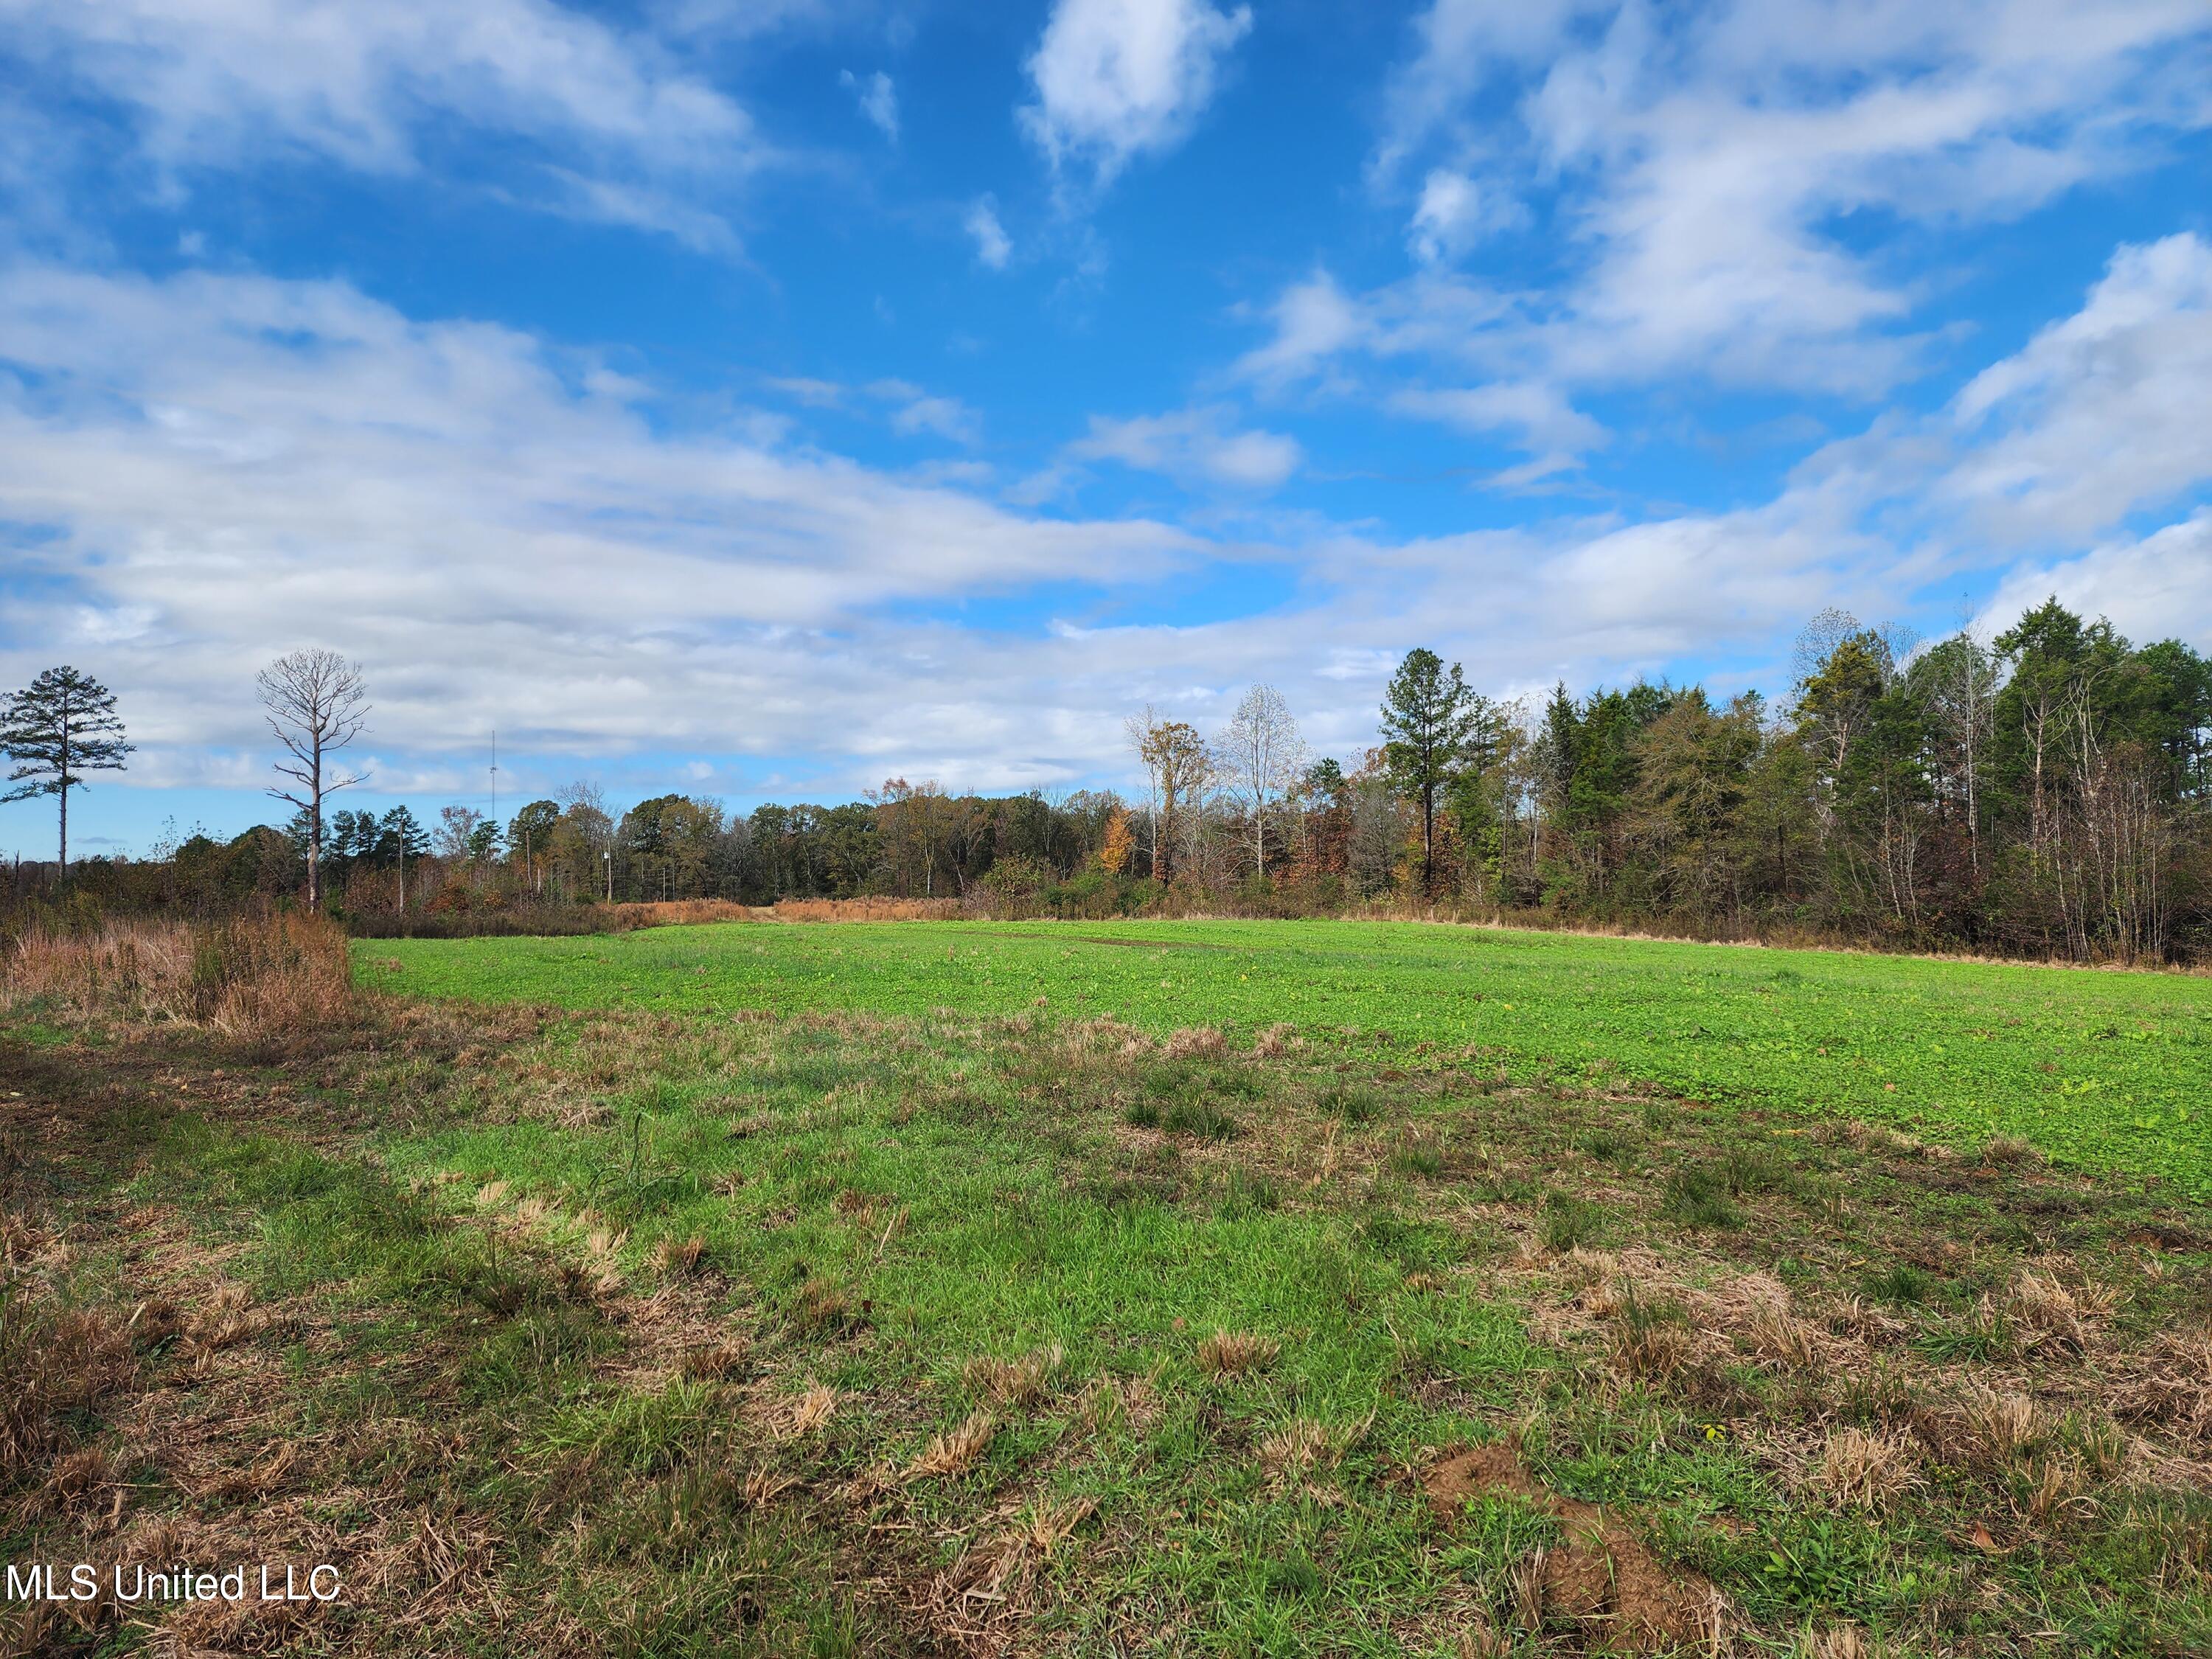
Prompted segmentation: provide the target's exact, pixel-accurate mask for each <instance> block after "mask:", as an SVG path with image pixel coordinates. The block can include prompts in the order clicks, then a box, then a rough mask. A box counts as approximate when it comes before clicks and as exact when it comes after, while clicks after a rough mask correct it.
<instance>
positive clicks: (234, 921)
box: [0, 912, 354, 1038]
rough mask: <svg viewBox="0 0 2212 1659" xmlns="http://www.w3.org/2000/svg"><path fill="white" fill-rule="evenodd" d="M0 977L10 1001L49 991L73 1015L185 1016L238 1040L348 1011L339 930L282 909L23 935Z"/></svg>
mask: <svg viewBox="0 0 2212 1659" xmlns="http://www.w3.org/2000/svg"><path fill="white" fill-rule="evenodd" d="M0 982H4V984H5V987H6V989H7V992H8V994H9V998H10V999H11V1000H14V999H17V998H28V997H52V998H55V999H57V1000H60V1001H61V1002H63V1003H64V1004H65V1005H66V1006H69V1007H70V1008H72V1009H74V1010H75V1011H76V1012H79V1013H82V1014H93V1013H106V1014H119V1015H124V1016H126V1017H130V1018H154V1019H176V1020H192V1021H196V1022H197V1023H199V1024H206V1025H211V1026H213V1027H214V1028H215V1029H216V1030H219V1031H221V1032H222V1033H223V1034H224V1035H226V1036H241V1037H255V1038H262V1037H277V1036H290V1035H294V1034H296V1033H299V1032H303V1031H307V1030H327V1029H329V1028H331V1027H333V1026H337V1025H340V1024H343V1023H345V1022H346V1021H347V1020H348V1019H349V1017H350V1016H351V1014H352V1012H353V1008H354V1001H353V969H352V964H351V961H350V959H349V957H348V955H347V952H346V940H345V935H344V934H343V933H341V932H340V931H339V930H338V928H337V927H336V926H335V925H334V924H333V923H331V922H329V921H325V920H324V919H323V918H321V917H319V916H313V915H297V914H293V913H289V912H280V913H276V914H271V915H247V916H236V917H232V918H230V919H229V920H227V921H219V922H215V923H211V924H209V925H206V926H204V927H187V926H185V924H183V923H181V922H167V921H112V922H109V923H106V925H104V926H103V927H100V928H98V929H95V930H93V931H90V932H87V933H44V932H41V933H27V934H25V935H24V936H23V937H22V938H21V939H17V940H16V941H15V944H14V945H13V946H12V947H11V948H10V949H9V952H8V956H7V960H6V963H5V969H4V974H3V975H0Z"/></svg>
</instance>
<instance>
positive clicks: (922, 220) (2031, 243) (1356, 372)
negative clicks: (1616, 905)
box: [0, 0, 2212, 854]
mask: <svg viewBox="0 0 2212 1659" xmlns="http://www.w3.org/2000/svg"><path fill="white" fill-rule="evenodd" d="M2209 129H2212V15H2208V13H2207V11H2206V9H2205V7H2204V6H2203V0H2104V3H2099V4H2093V5H2092V4H2084V3H2071V4H2069V3H2060V0H1957V3H1952V4H1947V5H1943V6H1929V5H1927V4H1926V3H1924V0H1919V3H1902V0H1858V3H1844V0H1759V3H1745V4H1740V5H1703V6H1697V7H1667V6H1650V5H1641V4H1635V3H1583V0H1520V3H1516V4H1513V5H1510V6H1505V5H1498V4H1493V3H1470V0H1436V3H1434V4H1432V5H1428V6H1421V5H1414V6H1407V7H1392V6H1387V5H1375V6H1367V7H1347V6H1343V5H1339V4H1322V3H1318V0H1278V3H1263V0H1255V3H1253V4H1251V5H1249V6H1241V5H1240V6H1233V7H1232V6H1230V5H1226V4H1223V3H1218V0H1051V3H1032V4H1021V5H1017V4H1011V3H1007V4H993V3H966V4H961V5H936V4H927V3H896V0H854V3H844V0H756V3H752V4H740V3H725V0H645V3H638V4H632V5H628V6H622V7H609V6H583V5H562V4H556V3H551V0H476V3H474V4H472V5H471V6H470V7H469V8H467V9H465V10H462V11H458V12H457V11H456V10H454V9H453V8H451V7H448V6H446V5H443V4H440V3H434V0H381V3H380V4H378V5H376V6H374V7H363V6H358V5H352V4H345V3H316V0H84V3H81V4H76V5H71V6H61V7H58V6H54V5H52V4H40V3H32V0H0V596H4V600H0V603H4V611H0V678H5V679H6V681H7V683H8V684H10V685H14V684H22V683H23V682H24V681H26V680H27V678H29V676H30V675H31V674H32V673H33V672H35V671H37V669H39V668H40V667H42V666H46V665H49V664H52V663H54V662H70V663H73V664H75V665H77V666H78V667H80V668H82V669H85V670H87V671H90V672H93V673H95V674H97V675H99V676H100V678H103V679H104V680H106V682H107V683H108V684H110V685H111V686H112V687H113V688H114V689H115V690H116V691H117V692H118V695H119V697H120V700H121V707H122V711H123V713H124V714H125V716H126V718H127V719H128V720H129V722H130V725H131V731H132V733H133V736H134V738H136V740H137V742H138V744H139V750H138V753H137V755H136V756H135V757H134V760H133V765H132V769H131V771H130V772H129V773H128V774H126V775H123V776H122V777H120V778H103V779H101V780H100V781H99V783H98V784H97V785H96V787H94V789H93V790H92V791H91V792H89V793H87V794H86V795H84V796H82V797H81V798H80V799H79V800H78V801H77V802H76V803H74V804H73V811H72V817H73V820H74V823H75V826H76V829H77V832H78V833H77V835H76V837H75V838H74V839H76V842H77V845H78V846H79V847H80V848H83V849H84V850H88V851H89V850H98V849H99V848H102V847H104V846H109V845H121V846H125V847H131V848H141V849H143V848H144V847H145V846H146V845H147V844H148V843H149V842H150V841H151V840H152V839H153V838H154V837H155V835H156V833H157V832H158V830H159V827H160V826H161V823H163V821H164V820H165V819H167V818H170V817H174V818H175V819H177V820H178V822H179V825H180V826H181V827H183V828H185V829H190V828H191V826H192V825H193V824H194V823H204V824H205V825H206V826H207V827H208V828H210V829H214V830H216V831H219V832H223V833H229V832H234V831H235V830H236V829H240V828H242V827H244V826H245V825H246V824H248V823H252V822H255V821H257V820H258V819H261V818H263V817H268V816H270V814H271V813H272V812H273V811H275V808H274V807H273V805H271V804H270V803H267V802H265V801H264V799H261V798H260V797H259V795H258V790H259V788H260V787H261V786H262V785H263V784H264V782H265V781H267V780H268V778H269V769H268V768H269V762H270V744H269V743H268V742H267V741H266V739H265V737H264V734H263V733H261V732H260V731H259V730H258V720H257V716H256V711H255V708H254V704H253V699H252V676H253V671H254V670H255V669H256V668H257V667H258V666H259V665H260V664H262V663H263V662H264V661H266V660H267V659H269V658H270V657H272V656H274V655H276V654H277V653H280V652H282V651H284V650H286V649H289V648H291V647H295V646H299V645H323V646H329V647H333V648H336V649H337V650H340V651H343V652H345V653H348V654H349V655H350V656H353V657H356V658H357V659H359V660H360V661H361V662H362V665H363V667H364V670H365V671H366V673H367V675H368V681H369V684H370V688H371V692H372V696H373V697H374V702H375V704H376V708H375V713H374V715H373V717H372V730H371V732H370V733H369V734H368V738H366V739H364V742H363V744H362V751H361V752H362V757H363V759H364V760H365V761H366V762H367V763H369V764H370V765H371V766H372V767H373V769H374V780H373V781H372V782H371V783H370V784H368V785H367V786H364V787H363V789H362V791H361V792H360V796H361V800H362V804H364V805H383V804H386V803H388V802H389V801H391V800H392V799H408V800H409V801H410V802H411V803H413V804H414V805H416V807H417V808H418V810H421V809H423V808H435V806H436V805H441V804H443V803H444V802H446V801H449V800H469V801H474V802H477V804H479V805H481V804H482V802H483V797H484V795H485V793H486V791H487V784H488V781H489V780H488V774H487V771H486V766H487V763H488V760H489V746H490V742H491V738H492V733H493V732H495V731H496V732H498V734H499V745H500V760H501V793H502V794H503V795H504V796H505V797H506V798H507V800H508V801H509V802H510V803H511V802H512V801H513V799H516V798H518V797H519V796H520V794H522V793H543V792H544V791H546V790H549V789H550V788H552V787H556V786H557V785H559V784H561V783H563V782H566V781H569V780H571V779H575V778H582V777H590V778H596V779H598V780H599V781H603V782H604V783H605V785H606V786H607V787H608V788H609V790H610V792H611V793H612V794H613V795H615V796H616V797H617V798H618V799H628V798H634V797H635V796H637V795H640V794H642V793H657V792H659V790H662V789H665V788H671V787H673V788H682V789H687V790H693V791H696V792H698V793H710V794H714V795H718V796H720V797H721V798H722V799H725V800H726V801H728V802H729V803H731V804H732V805H737V806H746V805H751V804H753V803H754V802H756V801H757V800H759V799H766V798H781V799H791V798H793V797H799V796H804V797H810V798H814V799H832V798H839V799H842V798H849V797H851V796H853V795H854V794H856V793H858V792H859V791H860V789H862V788H864V787H867V786H869V785H871V784H872V783H876V782H878V781H881V780H882V779H883V778H884V777H885V776H888V775H893V774H903V775H907V776H909V777H923V776H932V777H936V778H938V779H939V780H940V781H944V782H945V783H946V784H947V785H949V786H951V787H956V788H981V789H988V790H1004V789H1018V788H1026V787H1044V788H1048V789H1053V788H1066V787H1075V786H1078V785H1082V784H1086V783H1094V782H1106V783H1113V782H1117V781H1122V780H1124V779H1126V777H1127V775H1128V773H1129V771H1130V762H1129V758H1128V757H1127V754H1126V753H1125V752H1124V750H1123V745H1122V739H1121V723H1122V720H1123V717H1124V716H1125V715H1126V714H1128V713H1129V712H1131V711H1132V710H1134V709H1137V708H1142V707H1144V706H1146V705H1147V704H1150V705H1152V706H1153V707H1155V708H1159V709H1161V710H1162V711H1164V712H1169V713H1172V714H1176V715H1180V716H1182V717H1184V718H1188V719H1189V720H1193V721H1194V723H1196V724H1198V725H1200V726H1201V727H1206V726H1212V725H1214V724H1217V723H1218V722H1219V720H1222V719H1223V718H1224V717H1225V714H1226V712H1227V710H1228V709H1229V708H1231V707H1232V706H1233V705H1234V703H1235V702H1236V701H1237V697H1238V696H1239V695H1241V693H1242V691H1243V689H1244V688H1245V687H1246V686H1248V685H1249V684H1252V683H1254V682H1255V681H1263V680H1264V681H1267V682H1268V683H1271V684H1275V685H1277V686H1279V688H1281V689H1282V690H1283V691H1284V693H1285V696H1287V697H1288V698H1289V699H1290V701H1291V705H1292V707H1293V708H1294V709H1295V710H1296V711H1297V713H1298V714H1299V715H1300V717H1301V719H1302V720H1303V721H1304V725H1305V728H1306V732H1307V736H1308V738H1309V739H1310V742H1311V743H1312V744H1314V746H1315V747H1316V749H1319V750H1324V751H1328V752H1334V753H1338V754H1340V755H1346V756H1347V757H1349V756H1352V755H1354V754H1356V752H1357V751H1358V749H1359V748H1360V747H1362V746H1364V744H1366V743H1367V742H1369V741H1371V732H1372V726H1373V712H1374V708H1375V704H1376V700H1377V697H1378V695H1379V691H1380V687H1381V683H1382V679H1383V677H1384V675H1385V674H1386V673H1387V671H1388V668H1389V665H1390V664H1391V662H1392V661H1393V660H1394V659H1395V657H1396V656H1397V655H1398V654H1400V653H1402V652H1403V651H1404V650H1405V649H1407V647H1411V646H1413V645H1419V644H1426V645H1430V646H1432V647H1436V648H1437V649H1438V650H1440V651H1443V652H1444V653H1447V654H1449V655H1451V656H1454V657H1456V658H1459V659H1462V660H1463V661H1464V662H1465V663H1466V665H1467V667H1468V673H1469V675H1470V677H1471V678H1473V679H1474V681H1475V683H1476V684H1479V685H1480V686H1482V687H1483V688H1485V689H1486V690H1489V691H1491V692H1492V694H1494V695H1498V696H1520V695H1529V694H1534V692H1536V691H1537V690H1539V689H1541V688H1542V687H1545V686H1547V685H1548V684H1551V683H1552V682H1553V680H1555V679H1559V678H1564V679H1565V680H1566V681H1567V682H1568V683H1569V684H1571V685H1572V686H1574V687H1576V688H1577V689H1578V690H1586V689H1588V688H1589V687H1590V686H1592V685H1595V684H1599V683H1601V682H1618V681H1620V680H1622V679H1625V678H1632V677H1633V676H1635V675H1638V674H1647V675H1655V676H1656V675H1660V674H1666V675H1669V676H1672V677H1674V678H1677V679H1684V678H1705V679H1706V680H1707V681H1708V683H1709V684H1713V685H1714V686H1716V687H1717V688H1719V689H1722V690H1736V689H1739V688H1741V687H1742V686H1746V685H1755V686H1759V687H1761V688H1763V689H1765V690H1769V691H1779V690H1786V680H1787V669H1786V664H1787V661H1788V655H1789V645H1790V640H1791V638H1792V637H1793V636H1794V635H1795V634H1796V630H1797V629H1799V628H1800V627H1801V626H1802V623H1804V622H1805V620H1806V619H1807V618H1808V617H1809V616H1810V615H1811V614H1812V613H1813V612H1814V611H1818V610H1820V608H1822V607H1823V606H1825V605H1843V606H1845V607H1847V608H1849V609H1851V610H1853V611H1856V612H1857V613H1858V614H1860V615H1862V616H1863V617H1867V618H1868V619H1869V620H1873V619H1875V618H1894V619H1897V620H1900V621H1904V622H1907V623H1913V624H1916V625H1917V626H1918V627H1919V628H1921V629H1923V630H1924V631H1926V632H1928V633H1930V634H1935V633H1941V632H1943V631H1948V629H1952V628H1954V627H1956V626H1958V625H1959V624H1960V622H1961V621H1962V620H1966V621H1969V622H1972V623H1974V624H1975V625H1977V626H1979V627H1983V628H1984V629H1987V628H1988V627H1990V623H1991V622H1992V620H1993V619H1997V618H2002V617H2006V616H2008V614H2010V613H2014V612H2016V611H2017V610H2018V609H2019V608H2020V606H2021V605H2022V604H2024V603H2027V602H2030V601H2033V600H2034V599H2040V598H2041V597H2042V596H2043V595H2044V594H2045V592H2054V591H2055V592H2058V593H2060V594H2061V595H2062V596H2063V597H2064V598H2066V599H2068V600H2069V602H2071V603H2074V604H2075V605H2080V606H2081V607H2082V608H2084V609H2087V610H2089V611H2103V612H2106V613H2108V614H2110V615H2111V616H2112V618H2113V619H2114V621H2115V622H2117V623H2119V624H2120V625H2121V626H2122V627H2123V629H2126V630H2127V631H2129V632H2130V634H2133V635H2136V636H2138V637H2144V638H2149V637H2158V636H2163V635H2178V636H2179V637H2182V638H2185V639H2187V640H2189V641H2191V642H2192V643H2194V644H2196V645H2197V646H2198V647H2212V489H2208V484H2212V392H2208V391H2207V387H2208V386H2212V223H2208V220H2212V131H2208V130H2209ZM49 807H50V803H33V804H31V805H11V806H6V807H0V848H19V847H20V848H22V849H23V850H24V851H26V852H27V853H33V854H35V853H37V852H39V851H40V850H41V849H43V848H46V847H47V846H48V845H49V843H50V839H51V823H50V811H49Z"/></svg>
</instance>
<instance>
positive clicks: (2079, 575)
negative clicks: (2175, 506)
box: [1975, 507, 2212, 646]
mask: <svg viewBox="0 0 2212 1659" xmlns="http://www.w3.org/2000/svg"><path fill="white" fill-rule="evenodd" d="M2053 595H2056V596H2057V599H2058V600H2059V602H2060V603H2061V604H2062V605H2065V606H2066V607H2067V608H2068V609H2069V610H2071V611H2075V613H2076V614H2078V615H2081V616H2085V617H2110V618H2111V619H2112V624H2113V626H2114V627H2116V628H2118V629H2119V630H2120V632H2121V633H2123V634H2124V635H2127V636H2128V637H2129V638H2130V639H2132V640H2134V641H2136V642H2137V643H2139V644H2141V643H2144V642H2147V641H2152V640H2168V639H2179V640H2185V641H2194V642H2196V643H2197V644H2198V645H2200V646H2201V645H2204V644H2207V643H2208V642H2212V507H2200V508H2198V509H2197V511H2196V512H2195V513H2191V514H2190V516H2189V517H2188V518H2186V519H2185V520H2182V521H2181V522H2180V523H2179V524H2171V525H2168V526H2166V527H2165V528H2164V529H2162V530H2159V531H2155V532H2153V533H2152V534H2150V535H2148V536H2145V537H2143V538H2141V539H2140V540H2137V539H2134V538H2130V539H2126V540H2123V541H2118V542H2112V543H2108V544H2105V545H2102V546H2100V547H2096V548H2093V549H2092V550H2090V551H2088V552H2087V553H2084V554H2082V555H2081V556H2080V557H2079V558H2074V559H2062V560H2059V561H2057V562H2054V563H2049V564H2033V565H2027V566H2024V567H2022V568H2020V569H2018V570H2015V571H2014V572H2013V573H2012V574H2009V575H2008V576H2007V577H2006V578H2005V579H2004V580H2003V581H2002V583H2000V584H1999V586H1998V587H1997V590H1996V594H1995V596H1994V597H1993V598H1992V599H1990V602H1989V604H1988V605H1985V606H1984V608H1983V611H1982V614H1981V616H1980V617H1978V619H1977V621H1976V623H1975V627H1976V629H1977V631H1978V633H1979V634H1980V635H1981V636H1982V637H1983V638H1984V639H1988V638H1990V636H1991V635H1994V634H1995V633H1996V632H1998V631H1999V630H2001V629H2006V628H2009V627H2010V626H2011V625H2012V624H2013V623H2015V622H2017V621H2018V620H2019V619H2020V616H2021V612H2022V611H2026V610H2027V609H2028V608H2029V607H2030V606H2032V605H2040V604H2042V603H2043V601H2044V600H2045V599H2048V598H2051V596H2053Z"/></svg>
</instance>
